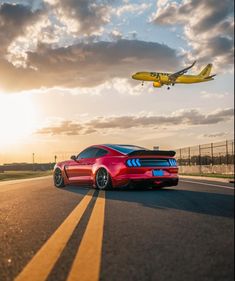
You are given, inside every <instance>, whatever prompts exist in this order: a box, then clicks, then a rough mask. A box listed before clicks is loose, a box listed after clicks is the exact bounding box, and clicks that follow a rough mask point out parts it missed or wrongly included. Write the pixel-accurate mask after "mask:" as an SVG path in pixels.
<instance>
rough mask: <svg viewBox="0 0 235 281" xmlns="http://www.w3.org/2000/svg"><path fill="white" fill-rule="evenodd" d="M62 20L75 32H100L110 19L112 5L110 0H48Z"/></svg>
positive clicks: (80, 33)
mask: <svg viewBox="0 0 235 281" xmlns="http://www.w3.org/2000/svg"><path fill="white" fill-rule="evenodd" d="M46 2H47V3H49V4H50V5H51V6H52V9H53V10H54V11H55V14H56V16H57V20H59V21H61V22H62V23H64V24H65V25H66V27H67V28H68V29H69V30H70V31H71V32H73V33H77V34H79V35H92V34H95V33H97V32H100V30H101V29H102V27H103V25H105V24H107V23H108V22H109V21H110V14H111V6H110V2H111V1H108V0H99V1H98V0H96V1H93V0H86V1H84V0H66V1H63V0H53V1H52V0H47V1H46Z"/></svg>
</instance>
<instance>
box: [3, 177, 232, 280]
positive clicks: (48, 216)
mask: <svg viewBox="0 0 235 281" xmlns="http://www.w3.org/2000/svg"><path fill="white" fill-rule="evenodd" d="M233 218H234V190H233V185H232V184H227V183H219V182H209V181H197V180H194V179H193V180H190V179H184V180H181V181H180V184H179V185H178V186H177V187H175V188H166V189H163V190H128V191H123V190H119V191H105V192H98V191H93V190H90V189H88V188H85V187H75V186H71V187H66V188H64V189H57V188H55V187H53V184H52V180H51V179H50V178H41V179H32V180H25V181H17V182H11V183H10V182H5V183H4V182H3V183H0V280H1V281H8V280H16V281H37V280H38V281H42V280H47V281H64V280H66V281H76V280H79V281H96V280H103V281H104V280H105V281H125V280H127V281H132V280H133V281H138V280H140V281H145V280H146V281H155V280H156V281H161V280H164V281H168V280H174V281H177V280H180V281H183V280H187V281H190V280H195V281H202V280H213V281H215V280H224V281H229V280H234V265H233V264H234V238H233V235H234V219H233Z"/></svg>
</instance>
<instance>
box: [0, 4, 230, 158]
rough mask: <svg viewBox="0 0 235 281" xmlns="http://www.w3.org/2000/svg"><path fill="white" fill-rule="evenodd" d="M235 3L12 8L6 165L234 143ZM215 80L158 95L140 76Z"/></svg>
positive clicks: (4, 39) (3, 89)
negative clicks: (186, 71)
mask: <svg viewBox="0 0 235 281" xmlns="http://www.w3.org/2000/svg"><path fill="white" fill-rule="evenodd" d="M233 10H234V1H232V0H225V1H220V0H208V1H203V0H182V1H170V0H158V1H153V0H147V1H132V0H112V1H111V0H96V1H91V0H66V1H62V0H44V1H43V0H22V1H3V0H0V163H8V162H30V161H32V154H33V153H34V155H35V161H36V162H48V161H51V162H52V161H53V160H54V156H55V155H57V157H58V160H62V159H65V158H67V157H69V156H70V155H71V154H77V153H79V152H80V151H81V150H82V149H84V148H85V147H87V146H89V145H92V144H102V143H128V144H136V145H140V146H144V147H147V148H153V146H159V147H160V148H161V149H176V148H180V147H186V146H191V145H196V144H204V143H211V142H216V141H221V140H225V139H232V138H233V136H234V131H233V125H234V119H233V115H234V109H233V104H234V78H233V75H234V65H233V59H234V35H233V34H234V14H233ZM195 60H196V61H197V64H196V65H195V67H194V68H193V69H192V70H190V73H195V74H197V73H199V72H200V70H201V69H202V68H203V67H204V66H205V65H206V64H208V63H213V73H216V74H217V76H216V77H215V80H214V81H210V82H207V83H201V84H193V85H175V86H174V87H172V88H171V90H167V89H166V87H162V88H153V86H152V83H145V84H144V85H143V86H142V85H141V83H140V82H139V81H135V80H132V79H131V75H132V74H133V73H135V72H138V71H155V72H157V71H159V72H176V71H178V70H180V69H182V68H183V67H185V66H188V65H190V64H191V63H192V62H193V61H195Z"/></svg>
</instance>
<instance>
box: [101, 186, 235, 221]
mask: <svg viewBox="0 0 235 281" xmlns="http://www.w3.org/2000/svg"><path fill="white" fill-rule="evenodd" d="M106 199H107V200H118V201H126V202H135V203H139V204H141V205H143V206H146V207H149V208H159V209H165V210H167V209H175V210H182V211H187V212H194V213H201V214H206V215H212V216H222V217H228V218H233V217H234V196H233V195H229V194H219V193H210V192H201V191H191V190H180V189H172V188H166V189H161V190H126V191H123V192H120V191H110V192H106Z"/></svg>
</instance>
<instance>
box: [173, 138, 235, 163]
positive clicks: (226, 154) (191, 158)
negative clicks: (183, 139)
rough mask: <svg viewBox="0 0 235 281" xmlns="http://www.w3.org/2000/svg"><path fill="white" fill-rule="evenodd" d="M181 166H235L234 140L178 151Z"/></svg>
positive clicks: (177, 155) (177, 156)
mask: <svg viewBox="0 0 235 281" xmlns="http://www.w3.org/2000/svg"><path fill="white" fill-rule="evenodd" d="M176 159H177V161H178V164H179V166H190V165H199V166H200V165H212V166H213V165H222V164H225V165H229V164H234V140H226V141H223V142H216V143H209V144H203V145H197V146H190V147H184V148H180V149H176Z"/></svg>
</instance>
